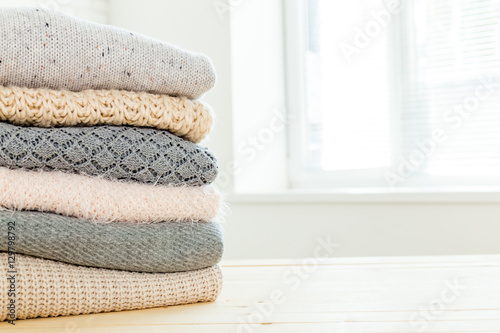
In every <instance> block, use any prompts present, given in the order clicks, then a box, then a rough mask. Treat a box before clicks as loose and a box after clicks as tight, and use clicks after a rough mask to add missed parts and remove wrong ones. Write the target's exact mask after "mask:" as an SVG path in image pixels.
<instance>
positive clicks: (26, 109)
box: [0, 64, 213, 143]
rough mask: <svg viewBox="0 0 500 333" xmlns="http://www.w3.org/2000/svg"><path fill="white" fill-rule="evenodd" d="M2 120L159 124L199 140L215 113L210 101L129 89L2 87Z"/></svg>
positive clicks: (56, 123) (31, 123) (30, 123)
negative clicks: (78, 90) (77, 90)
mask: <svg viewBox="0 0 500 333" xmlns="http://www.w3.org/2000/svg"><path fill="white" fill-rule="evenodd" d="M0 65H1V64H0ZM0 121H7V122H10V123H13V124H16V125H28V126H38V127H55V126H76V125H85V126H92V125H102V124H105V125H131V126H140V127H154V128H158V129H164V130H168V131H169V132H171V133H173V134H175V135H177V136H179V137H182V138H184V139H186V140H189V141H192V142H195V143H197V142H200V141H201V140H203V139H204V138H205V137H206V136H207V135H208V133H209V132H210V129H211V127H212V125H213V114H212V111H211V110H210V107H209V106H208V105H206V104H203V103H202V102H200V101H192V100H189V99H187V98H186V97H171V96H167V95H153V94H148V93H136V92H128V91H123V90H84V91H80V92H72V91H67V90H50V89H28V88H20V87H4V86H0Z"/></svg>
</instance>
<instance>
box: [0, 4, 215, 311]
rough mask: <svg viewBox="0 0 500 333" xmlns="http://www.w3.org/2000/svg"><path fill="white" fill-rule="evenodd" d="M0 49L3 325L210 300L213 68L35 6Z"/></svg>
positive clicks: (0, 16)
mask: <svg viewBox="0 0 500 333" xmlns="http://www.w3.org/2000/svg"><path fill="white" fill-rule="evenodd" d="M0 41H1V43H2V47H1V48H0V148H1V150H0V251H1V252H0V274H1V276H2V279H1V280H0V321H1V320H13V319H24V318H35V317H48V316H59V315H74V314H85V313H97V312H106V311H121V310H131V309H140V308H149V307H157V306H167V305H175V304H187V303H194V302H205V301H213V300H215V299H216V298H217V296H218V294H219V292H220V289H221V285H222V275H221V272H220V269H219V267H218V266H217V263H218V262H219V261H220V258H221V256H222V250H223V242H222V229H221V226H220V224H219V223H218V222H217V218H218V216H219V210H220V208H221V197H220V194H219V193H218V191H217V190H216V189H215V188H214V187H213V186H212V185H210V184H211V183H212V182H213V181H214V180H215V178H216V176H217V165H216V160H215V157H214V156H213V154H212V153H211V152H209V151H208V150H207V149H206V148H203V147H201V146H199V145H197V143H198V142H199V141H201V140H202V139H203V138H204V137H205V136H206V135H207V134H208V132H209V130H210V128H211V126H212V122H213V116H212V112H211V110H210V108H209V107H208V106H207V105H206V104H204V103H203V102H201V101H199V100H198V98H199V97H200V96H201V95H202V94H203V93H205V92H207V91H208V90H209V89H210V88H212V87H213V86H214V84H215V71H214V68H213V66H212V63H211V61H210V60H209V59H208V58H206V57H205V56H203V55H199V54H194V53H191V52H188V51H185V50H182V49H180V48H178V47H175V46H172V45H169V44H166V43H163V42H160V41H157V40H154V39H150V38H148V37H145V36H142V35H139V34H136V33H132V32H128V31H124V30H120V29H117V28H113V27H110V26H104V25H99V24H95V23H90V22H87V21H83V20H80V19H77V18H73V17H70V16H67V15H65V14H63V13H59V12H53V11H47V10H42V9H30V8H24V9H2V10H1V11H0ZM5 276H7V279H6V278H5Z"/></svg>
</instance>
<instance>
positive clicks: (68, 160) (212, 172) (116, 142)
mask: <svg viewBox="0 0 500 333" xmlns="http://www.w3.org/2000/svg"><path fill="white" fill-rule="evenodd" d="M0 166H4V167H11V168H24V169H30V170H33V169H42V170H47V171H50V170H61V171H66V172H77V173H84V174H88V175H92V176H103V177H104V178H106V179H121V180H131V181H138V182H142V183H150V184H159V185H187V186H201V185H205V184H210V183H212V182H213V181H214V180H215V178H216V177H217V162H216V160H215V156H214V155H213V154H212V153H211V152H209V151H208V150H207V149H206V148H202V147H200V146H198V145H195V144H194V143H192V142H189V141H186V140H182V139H180V138H178V137H176V136H175V135H172V134H170V133H169V132H167V131H161V130H154V129H149V128H137V127H124V126H92V127H64V128H57V129H55V128H36V127H20V126H14V125H10V124H7V123H0Z"/></svg>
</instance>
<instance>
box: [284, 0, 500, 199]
mask: <svg viewBox="0 0 500 333" xmlns="http://www.w3.org/2000/svg"><path fill="white" fill-rule="evenodd" d="M410 5H411V4H410V3H409V2H406V1H401V2H400V12H399V13H398V14H397V15H393V16H392V18H391V23H390V24H389V27H388V28H387V29H388V33H389V34H390V35H389V39H390V40H397V41H398V43H404V42H407V41H408V42H411V39H406V38H403V37H402V35H401V34H402V31H405V32H406V34H408V33H409V32H410V31H411V29H409V28H408V27H405V26H404V25H405V24H411V21H410V20H409V19H407V18H408V17H409V15H410V14H411V12H410V10H411V6H410ZM283 8H284V25H285V63H286V67H285V68H286V71H285V72H286V89H287V111H288V115H289V121H288V133H287V135H288V137H287V140H288V178H289V184H290V188H292V189H294V188H295V189H311V188H318V189H325V188H326V189H333V188H379V189H381V190H382V191H386V190H387V189H389V190H392V191H395V190H396V189H395V188H391V186H390V185H389V184H388V182H387V181H386V179H385V177H384V175H385V173H386V171H387V170H386V169H383V168H380V169H363V170H341V171H321V170H308V169H307V167H306V165H305V163H304V162H305V157H306V155H305V154H306V147H305V142H306V140H305V131H306V128H305V125H306V118H305V115H306V109H305V102H306V101H305V92H306V89H305V66H304V65H305V61H304V60H305V59H304V52H303V50H304V48H305V45H306V42H307V41H306V36H305V31H306V30H305V19H306V18H305V15H304V13H305V12H306V11H305V10H306V8H305V0H283ZM395 44H396V43H393V42H389V46H390V47H391V48H392V50H391V52H389V57H391V58H390V59H389V61H390V63H392V64H397V65H398V66H400V68H397V69H396V67H394V68H393V70H392V71H391V72H390V73H389V75H390V76H391V89H392V90H393V91H391V96H393V98H391V106H392V107H391V112H392V113H393V116H392V117H391V128H392V131H391V136H392V137H393V140H391V144H392V147H391V149H392V152H393V153H392V156H393V159H394V160H393V165H397V156H398V155H399V154H400V151H401V146H400V142H401V140H400V137H401V136H400V134H398V133H401V131H402V127H401V124H400V121H399V117H397V115H396V114H394V113H399V112H398V111H397V110H396V105H398V104H399V103H398V102H399V101H398V100H396V98H397V96H400V94H399V90H396V89H400V88H398V87H396V84H397V83H406V82H411V81H412V80H410V79H411V78H412V77H413V76H414V75H415V73H414V72H412V69H413V68H416V67H415V66H412V65H410V66H407V67H405V68H403V66H402V62H401V61H400V59H406V60H407V62H409V63H411V62H414V61H415V59H413V57H412V54H414V52H413V51H412V50H413V48H412V44H409V45H406V47H403V48H398V47H396V45H395ZM401 50H406V52H407V53H406V54H402V52H403V51H401ZM398 76H399V77H398ZM460 183H461V185H460V186H457V177H456V176H449V177H446V176H440V177H439V179H437V178H433V177H431V176H427V175H422V174H414V175H412V176H410V177H408V178H407V179H405V181H404V183H403V184H401V185H400V186H398V187H399V188H404V189H405V191H406V190H408V189H409V190H411V189H414V190H415V191H416V192H421V191H422V190H423V189H425V190H430V191H432V192H449V191H465V192H473V191H478V190H484V189H490V190H491V189H493V188H494V189H495V191H497V189H498V188H500V187H499V184H500V176H499V177H492V176H473V177H469V178H467V179H464V178H460Z"/></svg>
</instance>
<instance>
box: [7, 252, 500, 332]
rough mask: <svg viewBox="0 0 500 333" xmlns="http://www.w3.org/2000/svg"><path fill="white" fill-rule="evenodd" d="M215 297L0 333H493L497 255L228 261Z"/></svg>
mask: <svg viewBox="0 0 500 333" xmlns="http://www.w3.org/2000/svg"><path fill="white" fill-rule="evenodd" d="M223 270H224V275H225V282H224V289H223V292H222V294H221V296H220V298H219V299H218V300H217V301H216V302H215V303H210V304H194V305H184V306H175V307H169V308H158V309H149V310H137V311H125V312H114V313H104V314H94V315H84V316H72V317H60V318H43V319H31V320H19V321H17V322H16V326H15V328H14V327H12V325H8V324H7V323H5V322H4V323H0V332H51V333H52V332H65V333H70V332H72V333H87V332H204V333H208V332H217V333H223V332H235V333H240V332H245V333H246V332H307V333H309V332H380V333H381V332H447V333H450V332H468V333H472V332H500V255H495V256H494V255H485V256H449V257H391V258H339V259H325V260H322V261H321V262H320V263H315V262H314V260H312V261H307V262H304V261H286V260H274V261H266V260H263V261H238V262H225V263H224V264H223Z"/></svg>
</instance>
